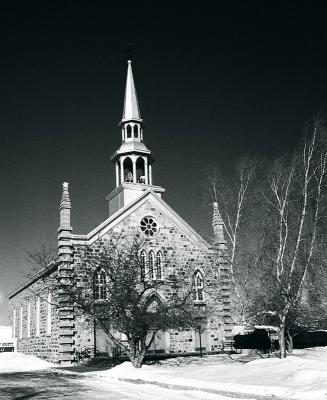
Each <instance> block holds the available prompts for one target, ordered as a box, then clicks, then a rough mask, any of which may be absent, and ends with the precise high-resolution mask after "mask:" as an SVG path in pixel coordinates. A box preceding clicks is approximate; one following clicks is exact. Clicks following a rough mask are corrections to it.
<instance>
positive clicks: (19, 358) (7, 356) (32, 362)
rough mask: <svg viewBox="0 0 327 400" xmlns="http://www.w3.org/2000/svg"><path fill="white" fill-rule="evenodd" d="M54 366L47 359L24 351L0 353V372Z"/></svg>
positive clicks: (23, 370) (33, 369)
mask: <svg viewBox="0 0 327 400" xmlns="http://www.w3.org/2000/svg"><path fill="white" fill-rule="evenodd" d="M51 367H54V364H51V363H49V362H47V361H44V360H41V359H40V358H37V357H34V356H28V355H26V354H22V353H0V373H7V372H26V371H36V370H40V369H47V368H51Z"/></svg>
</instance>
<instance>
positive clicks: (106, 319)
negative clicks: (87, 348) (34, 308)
mask: <svg viewBox="0 0 327 400" xmlns="http://www.w3.org/2000/svg"><path fill="white" fill-rule="evenodd" d="M144 250H147V251H148V250H150V248H147V243H146V242H144V243H143V242H142V243H141V242H140V241H139V240H138V238H136V237H131V238H129V239H128V240H127V239H126V238H121V237H118V238H115V237H112V238H111V239H110V240H109V241H106V242H104V241H101V240H99V241H98V242H97V244H96V245H95V246H94V245H93V246H87V247H80V248H78V249H76V260H77V261H76V263H75V272H74V284H73V285H71V286H69V287H67V286H66V285H65V286H64V285H63V283H62V282H61V281H60V280H59V279H58V278H57V273H56V270H54V271H53V273H51V274H43V278H42V279H43V282H44V285H45V286H47V287H49V288H52V290H53V288H55V291H56V292H57V293H59V292H60V290H61V289H64V291H65V294H66V296H68V297H69V299H70V302H71V303H72V304H74V308H75V313H76V315H80V316H87V317H89V318H91V320H92V319H93V320H94V321H95V323H96V325H97V326H98V327H101V329H102V331H103V332H104V333H105V334H106V335H107V336H108V338H109V339H110V341H111V343H112V344H113V345H114V346H115V345H117V346H119V347H121V348H123V349H124V350H125V351H126V352H127V354H128V356H129V358H130V360H131V362H132V364H133V366H134V367H136V368H140V367H141V366H142V363H143V360H144V357H145V354H146V352H147V350H148V349H149V348H150V346H151V345H152V343H153V341H154V339H155V337H156V335H157V334H158V333H163V332H166V331H169V330H173V329H178V330H179V329H198V327H199V326H200V325H202V324H203V323H204V321H206V320H207V317H208V316H209V315H211V314H212V313H213V312H214V306H213V304H211V303H210V302H209V301H207V302H206V304H204V302H198V303H197V305H195V302H194V293H195V290H196V287H195V285H194V283H195V282H194V273H195V271H196V266H195V265H193V262H192V260H191V259H190V261H189V262H188V261H187V262H185V263H184V264H183V265H181V264H178V260H176V259H175V258H174V259H173V258H171V259H169V257H165V259H164V258H162V259H161V260H160V262H162V263H159V260H155V259H153V260H152V261H151V263H149V262H148V263H146V262H145V259H144V258H143V255H142V254H143V252H142V251H144ZM28 254H29V257H30V260H31V261H32V263H33V264H34V265H38V263H39V262H40V260H41V263H40V265H39V266H40V268H41V267H42V266H43V260H44V257H43V252H42V251H41V253H40V254H39V253H38V252H37V251H36V252H29V253H28ZM51 265H52V264H49V265H48V266H47V267H46V268H45V269H44V268H41V270H42V271H47V268H49V267H50V266H51ZM202 269H203V270H204V279H203V285H202V288H201V290H203V292H208V296H206V297H207V300H208V298H209V297H210V296H211V294H212V287H214V288H215V290H216V288H217V276H218V273H217V272H216V268H215V266H214V265H212V264H210V265H208V266H204V265H203V266H202ZM209 292H210V293H209ZM53 298H55V296H53ZM121 334H124V335H125V338H126V339H122V335H121Z"/></svg>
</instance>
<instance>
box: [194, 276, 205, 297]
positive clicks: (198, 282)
mask: <svg viewBox="0 0 327 400" xmlns="http://www.w3.org/2000/svg"><path fill="white" fill-rule="evenodd" d="M193 290H194V300H195V301H203V300H204V279H203V275H202V273H201V272H200V271H196V272H195V274H194V276H193Z"/></svg>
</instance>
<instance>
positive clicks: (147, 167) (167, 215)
mask: <svg viewBox="0 0 327 400" xmlns="http://www.w3.org/2000/svg"><path fill="white" fill-rule="evenodd" d="M119 127H120V130H121V145H120V147H119V148H118V150H117V151H116V152H115V153H114V154H113V155H112V157H111V161H112V162H113V164H114V173H115V177H116V187H115V188H114V190H113V191H112V192H111V193H110V194H109V195H108V196H107V197H106V200H107V201H108V206H109V215H108V218H107V219H106V220H105V221H104V222H102V223H101V224H100V225H98V226H96V227H95V228H94V229H93V230H92V231H91V232H89V233H87V234H75V233H73V232H72V227H71V221H70V215H71V201H70V196H69V188H68V183H66V182H65V183H63V189H62V197H61V202H60V226H59V229H58V232H59V234H58V257H57V258H56V259H55V260H54V261H53V262H52V263H51V264H49V265H48V267H47V268H45V269H43V270H42V271H41V272H39V273H37V274H36V275H34V276H33V277H32V278H31V279H30V280H29V281H28V282H26V283H24V284H23V285H21V286H20V287H18V288H17V289H16V290H14V291H13V292H12V293H11V294H10V295H9V319H10V324H11V326H12V332H13V337H14V338H16V339H17V351H19V352H23V353H26V354H33V355H36V356H38V357H42V358H46V359H48V360H50V361H53V362H60V363H62V364H66V365H67V364H70V363H74V362H75V360H76V354H77V353H78V352H79V351H81V350H82V349H88V350H89V351H90V352H91V353H92V355H94V354H98V353H108V354H110V353H111V351H112V349H111V346H112V345H111V344H110V342H108V340H107V339H106V337H104V335H103V332H101V331H100V330H97V329H96V328H95V327H94V325H93V324H92V321H86V323H85V320H83V321H81V320H80V319H81V317H80V316H78V315H76V313H75V312H74V308H73V307H67V306H66V307H65V306H64V305H60V302H59V305H57V304H54V301H53V299H52V296H53V294H52V293H51V292H50V291H49V289H48V288H47V287H45V285H44V279H43V278H44V277H45V276H49V275H51V274H53V275H54V274H58V275H59V277H60V276H64V275H65V272H71V271H72V270H73V271H75V274H78V270H77V269H78V265H77V263H76V254H77V250H78V249H80V248H83V247H85V246H96V245H97V242H98V241H99V240H103V239H105V238H110V236H111V235H113V234H114V233H116V234H117V232H120V233H122V232H123V233H124V232H129V233H134V234H136V233H138V235H141V236H143V237H144V238H145V240H148V241H149V243H150V247H148V248H147V251H146V253H145V252H144V254H143V260H144V263H145V264H146V265H147V268H149V271H150V270H151V275H152V276H151V279H162V280H165V273H166V272H165V269H164V257H165V254H167V251H166V249H167V248H169V249H173V250H174V253H175V254H176V256H178V257H179V259H181V260H184V261H185V260H189V259H190V258H191V259H192V261H193V262H194V263H195V264H196V265H197V266H198V268H197V269H196V272H195V273H194V277H193V279H194V280H195V285H194V302H195V303H198V304H199V303H200V304H201V303H203V304H204V303H205V302H206V300H207V299H206V296H207V294H206V293H205V292H204V290H203V280H204V276H203V271H202V266H203V263H204V261H205V260H208V259H219V258H217V256H219V254H220V252H223V251H225V249H226V243H225V240H224V231H223V222H222V220H221V217H220V215H219V211H218V206H217V204H214V207H213V221H212V225H213V232H214V240H213V243H212V244H209V243H208V242H207V241H206V240H204V239H203V238H202V237H201V236H200V235H199V234H198V233H197V232H196V231H195V230H194V229H192V228H191V227H190V225H189V224H188V223H187V222H185V221H184V220H183V219H182V218H181V217H180V216H179V215H178V214H177V213H176V212H175V211H174V210H173V209H172V208H170V207H169V205H168V204H167V203H166V202H165V201H164V200H163V198H162V197H163V195H164V192H165V189H164V188H163V187H161V186H159V185H157V182H154V181H153V177H152V169H153V165H154V158H153V157H152V155H151V151H150V150H149V149H148V148H147V146H146V145H145V142H144V132H143V127H144V126H143V119H142V118H141V113H140V108H139V104H138V99H137V94H136V90H135V85H134V78H133V72H132V65H131V62H130V61H128V69H127V81H126V88H125V98H124V109H123V116H122V119H121V121H120V124H119ZM117 139H118V138H117ZM220 259H221V260H222V258H220ZM219 268H220V276H221V280H222V282H221V296H220V299H219V305H218V309H217V313H216V314H217V316H216V317H215V318H213V319H210V320H208V321H207V326H206V330H205V331H204V332H203V333H202V334H201V338H200V337H199V334H198V333H197V332H194V331H192V330H185V331H169V332H165V333H164V334H162V335H161V337H160V338H158V340H156V341H155V342H154V344H153V346H152V351H153V352H167V353H178V352H194V351H199V347H200V344H199V341H200V340H201V347H202V348H203V350H205V351H208V352H209V351H210V352H211V351H213V352H214V351H218V350H220V349H221V348H222V347H223V346H224V344H226V343H228V342H229V341H230V338H231V334H232V319H231V309H230V305H231V300H230V285H229V280H228V272H227V271H228V267H227V265H226V263H225V262H224V261H221V262H220V264H219ZM95 273H96V272H95ZM95 281H96V282H97V283H98V284H96V285H95V288H94V290H96V291H99V290H100V289H101V288H100V286H101V277H96V280H95ZM97 295H98V296H99V297H101V290H100V291H99V293H97Z"/></svg>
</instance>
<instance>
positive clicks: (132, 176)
mask: <svg viewBox="0 0 327 400" xmlns="http://www.w3.org/2000/svg"><path fill="white" fill-rule="evenodd" d="M118 126H119V128H120V129H121V140H122V143H121V145H120V147H119V149H118V150H117V151H116V152H115V153H114V154H113V155H112V156H111V161H112V162H113V163H114V164H115V170H116V189H115V190H113V191H112V192H111V193H110V194H109V195H108V196H107V197H106V200H108V201H109V216H111V215H113V214H114V213H115V212H117V211H118V210H119V209H121V208H122V207H125V206H126V205H127V204H129V203H130V202H132V201H133V200H135V199H136V198H137V197H139V196H140V195H141V194H142V193H143V192H144V191H145V190H152V191H154V192H155V193H157V194H158V195H159V196H161V193H163V192H164V191H165V189H163V188H162V187H160V186H154V185H153V182H152V165H153V163H154V158H153V157H152V154H151V151H150V150H149V149H148V148H147V147H146V145H145V143H144V141H143V130H144V124H143V119H142V118H141V112H140V108H139V104H138V100H137V94H136V89H135V84H134V77H133V71H132V62H131V61H128V66H127V79H126V87H125V98H124V109H123V116H122V119H121V121H120V122H119V125H118Z"/></svg>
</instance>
